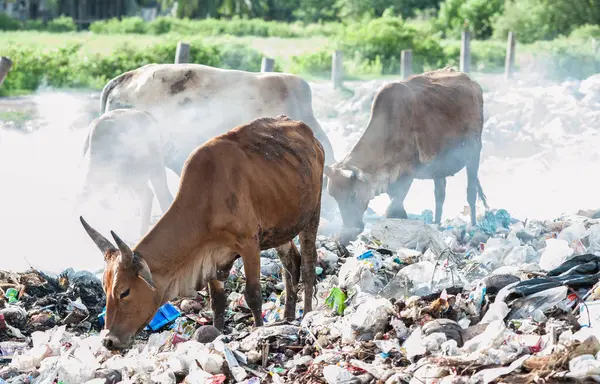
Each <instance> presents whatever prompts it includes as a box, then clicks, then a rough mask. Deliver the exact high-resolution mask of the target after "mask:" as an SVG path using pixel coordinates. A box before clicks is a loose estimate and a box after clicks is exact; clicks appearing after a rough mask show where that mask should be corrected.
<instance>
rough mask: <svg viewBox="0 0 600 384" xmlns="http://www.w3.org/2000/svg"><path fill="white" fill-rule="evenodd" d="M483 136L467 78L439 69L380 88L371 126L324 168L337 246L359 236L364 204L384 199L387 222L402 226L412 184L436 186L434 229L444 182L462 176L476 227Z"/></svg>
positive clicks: (479, 107)
mask: <svg viewBox="0 0 600 384" xmlns="http://www.w3.org/2000/svg"><path fill="white" fill-rule="evenodd" d="M482 130H483V92H482V90H481V87H480V86H479V85H478V84H477V83H476V82H474V81H472V80H471V79H470V78H469V76H468V75H466V74H464V73H462V72H457V71H454V70H453V69H451V68H444V69H441V70H437V71H432V72H426V73H423V74H421V75H416V76H412V77H410V78H408V79H407V80H404V81H398V82H393V83H391V84H388V85H386V86H384V87H383V88H382V89H381V90H380V91H379V92H378V93H377V95H376V96H375V99H374V100H373V104H372V106H371V116H370V120H369V124H368V125H367V128H366V129H365V131H364V133H363V135H362V137H361V138H360V139H359V141H358V142H357V143H356V145H355V146H354V148H353V149H352V150H351V151H350V153H348V154H347V155H346V157H345V158H344V159H343V160H342V161H340V162H338V163H336V164H333V165H332V166H326V167H325V174H326V175H327V177H328V178H329V182H328V185H327V189H328V192H329V194H330V195H331V196H333V197H334V198H335V199H336V200H337V202H338V206H339V208H340V211H341V214H342V219H343V223H344V224H343V227H344V228H343V230H342V236H341V241H342V242H343V243H347V242H348V241H349V240H351V239H352V238H353V237H355V236H356V235H357V234H359V233H360V232H361V231H362V230H363V229H364V223H363V220H362V216H363V213H364V211H365V209H366V208H367V205H368V203H369V201H370V200H371V199H372V198H373V197H375V196H377V195H379V194H381V193H388V194H389V195H390V198H391V199H392V201H391V203H390V205H389V207H388V208H387V212H386V217H390V218H404V219H405V218H407V214H406V211H405V210H404V198H405V197H406V195H407V193H408V190H409V189H410V186H411V184H412V182H413V180H414V179H433V180H434V183H435V202H436V206H435V222H436V223H439V222H440V221H441V217H442V205H443V203H444V199H445V195H446V177H448V176H453V175H454V174H456V173H457V172H458V171H460V170H461V169H462V168H463V167H465V166H466V168H467V178H468V185H467V201H468V203H469V206H470V209H471V223H472V224H473V225H475V224H476V215H475V203H476V199H477V192H478V191H479V196H480V198H481V199H482V201H483V203H484V205H485V207H486V209H487V208H488V207H487V202H486V199H485V195H484V194H483V190H482V188H481V184H480V183H479V178H478V171H479V157H480V153H481V148H482V143H481V133H482Z"/></svg>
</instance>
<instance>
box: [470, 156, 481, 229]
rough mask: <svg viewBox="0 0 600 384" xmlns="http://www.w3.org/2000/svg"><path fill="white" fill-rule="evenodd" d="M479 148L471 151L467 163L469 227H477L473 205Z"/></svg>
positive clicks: (477, 178)
mask: <svg viewBox="0 0 600 384" xmlns="http://www.w3.org/2000/svg"><path fill="white" fill-rule="evenodd" d="M480 151H481V148H479V149H477V150H475V151H473V152H474V153H473V154H472V155H471V157H470V158H469V161H468V162H467V202H468V203H469V210H470V211H471V225H473V226H475V225H477V212H476V209H477V208H476V207H475V204H476V203H477V187H478V186H479V177H478V173H479V159H480V156H481V153H480Z"/></svg>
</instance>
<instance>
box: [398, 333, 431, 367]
mask: <svg viewBox="0 0 600 384" xmlns="http://www.w3.org/2000/svg"><path fill="white" fill-rule="evenodd" d="M402 347H403V348H404V350H405V351H406V357H407V358H408V359H409V360H410V361H414V358H415V357H417V356H422V355H424V354H425V353H427V348H426V347H425V344H424V343H423V336H422V333H421V328H420V327H419V328H416V329H415V330H414V331H413V333H411V334H410V336H409V337H408V338H407V339H406V341H405V342H404V344H402Z"/></svg>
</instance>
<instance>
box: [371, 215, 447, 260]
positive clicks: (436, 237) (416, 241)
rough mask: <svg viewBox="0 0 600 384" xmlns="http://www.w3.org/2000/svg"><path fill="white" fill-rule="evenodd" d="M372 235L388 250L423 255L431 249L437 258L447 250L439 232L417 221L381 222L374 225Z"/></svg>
mask: <svg viewBox="0 0 600 384" xmlns="http://www.w3.org/2000/svg"><path fill="white" fill-rule="evenodd" d="M371 234H372V235H373V237H374V238H376V239H378V240H379V241H381V243H382V247H384V248H386V249H398V248H409V249H414V250H417V251H419V252H421V253H423V252H424V251H425V250H426V249H431V250H432V251H433V253H434V254H435V255H436V256H440V255H441V254H442V251H443V250H444V249H446V248H447V246H446V243H445V242H444V239H443V237H442V234H441V233H440V232H439V231H437V230H436V229H435V228H433V227H432V226H430V225H428V224H425V223H423V222H422V221H417V220H407V219H384V220H380V221H378V222H377V223H375V224H374V225H373V228H372V229H371Z"/></svg>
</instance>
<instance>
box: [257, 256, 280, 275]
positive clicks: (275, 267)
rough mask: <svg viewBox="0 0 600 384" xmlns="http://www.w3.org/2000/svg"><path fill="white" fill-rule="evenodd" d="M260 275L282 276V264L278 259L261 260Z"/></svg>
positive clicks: (264, 258)
mask: <svg viewBox="0 0 600 384" xmlns="http://www.w3.org/2000/svg"><path fill="white" fill-rule="evenodd" d="M260 273H261V274H262V275H263V276H273V277H280V276H281V262H280V261H279V260H277V259H270V258H266V257H261V258H260Z"/></svg>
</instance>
